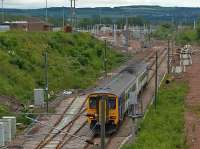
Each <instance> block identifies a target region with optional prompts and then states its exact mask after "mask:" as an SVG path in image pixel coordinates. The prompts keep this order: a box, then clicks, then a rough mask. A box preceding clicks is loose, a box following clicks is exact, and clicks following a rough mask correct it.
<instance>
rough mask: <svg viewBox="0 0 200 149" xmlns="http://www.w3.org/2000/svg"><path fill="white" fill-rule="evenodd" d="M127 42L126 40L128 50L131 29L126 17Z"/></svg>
mask: <svg viewBox="0 0 200 149" xmlns="http://www.w3.org/2000/svg"><path fill="white" fill-rule="evenodd" d="M125 32H126V33H125V40H126V45H125V46H126V48H127V50H128V46H129V29H128V16H127V17H126V31H125Z"/></svg>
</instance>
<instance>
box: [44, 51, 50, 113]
mask: <svg viewBox="0 0 200 149" xmlns="http://www.w3.org/2000/svg"><path fill="white" fill-rule="evenodd" d="M44 61H45V101H46V110H47V113H48V112H49V101H48V53H47V51H45V54H44Z"/></svg>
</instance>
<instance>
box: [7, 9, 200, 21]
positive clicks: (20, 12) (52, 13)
mask: <svg viewBox="0 0 200 149" xmlns="http://www.w3.org/2000/svg"><path fill="white" fill-rule="evenodd" d="M5 11H6V14H7V15H17V16H36V17H41V18H44V15H45V9H43V8H41V9H6V10H5ZM62 12H63V8H62V7H52V8H48V15H49V17H51V18H57V19H61V18H62ZM65 12H66V18H67V17H69V14H70V9H69V8H65ZM100 13H101V15H102V17H113V18H119V17H123V16H142V17H144V18H145V19H147V20H148V21H151V22H158V21H178V22H182V23H186V22H187V23H188V22H192V21H193V20H194V19H197V18H198V17H199V15H200V8H189V7H188V8H187V7H160V6H123V7H114V8H109V7H101V8H78V9H77V16H78V18H90V17H94V16H99V14H100Z"/></svg>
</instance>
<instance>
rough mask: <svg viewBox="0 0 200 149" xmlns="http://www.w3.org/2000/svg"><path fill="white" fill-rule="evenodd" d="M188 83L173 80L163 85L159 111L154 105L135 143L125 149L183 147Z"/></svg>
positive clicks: (143, 122)
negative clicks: (185, 100) (185, 99)
mask: <svg viewBox="0 0 200 149" xmlns="http://www.w3.org/2000/svg"><path fill="white" fill-rule="evenodd" d="M187 89H188V86H187V84H186V83H183V82H182V83H181V82H173V83H171V84H169V85H163V86H162V88H161V90H160V92H159V100H158V105H157V111H156V112H155V109H154V106H151V107H150V111H149V112H148V114H147V115H146V118H145V119H144V121H142V122H141V129H140V130H141V131H140V132H139V134H138V137H137V138H136V140H135V143H133V144H130V145H126V146H125V147H124V148H125V149H183V148H185V135H184V98H185V95H186V93H187Z"/></svg>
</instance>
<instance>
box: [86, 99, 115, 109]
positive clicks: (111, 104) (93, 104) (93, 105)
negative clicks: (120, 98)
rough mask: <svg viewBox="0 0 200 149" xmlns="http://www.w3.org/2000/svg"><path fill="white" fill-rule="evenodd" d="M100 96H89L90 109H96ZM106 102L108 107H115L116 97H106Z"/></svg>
mask: <svg viewBox="0 0 200 149" xmlns="http://www.w3.org/2000/svg"><path fill="white" fill-rule="evenodd" d="M101 98H102V96H96V97H90V99H89V107H90V109H96V108H97V107H98V102H99V100H100V99H101ZM106 101H107V102H106V103H107V106H108V108H109V109H115V108H116V98H115V97H107V98H106Z"/></svg>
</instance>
